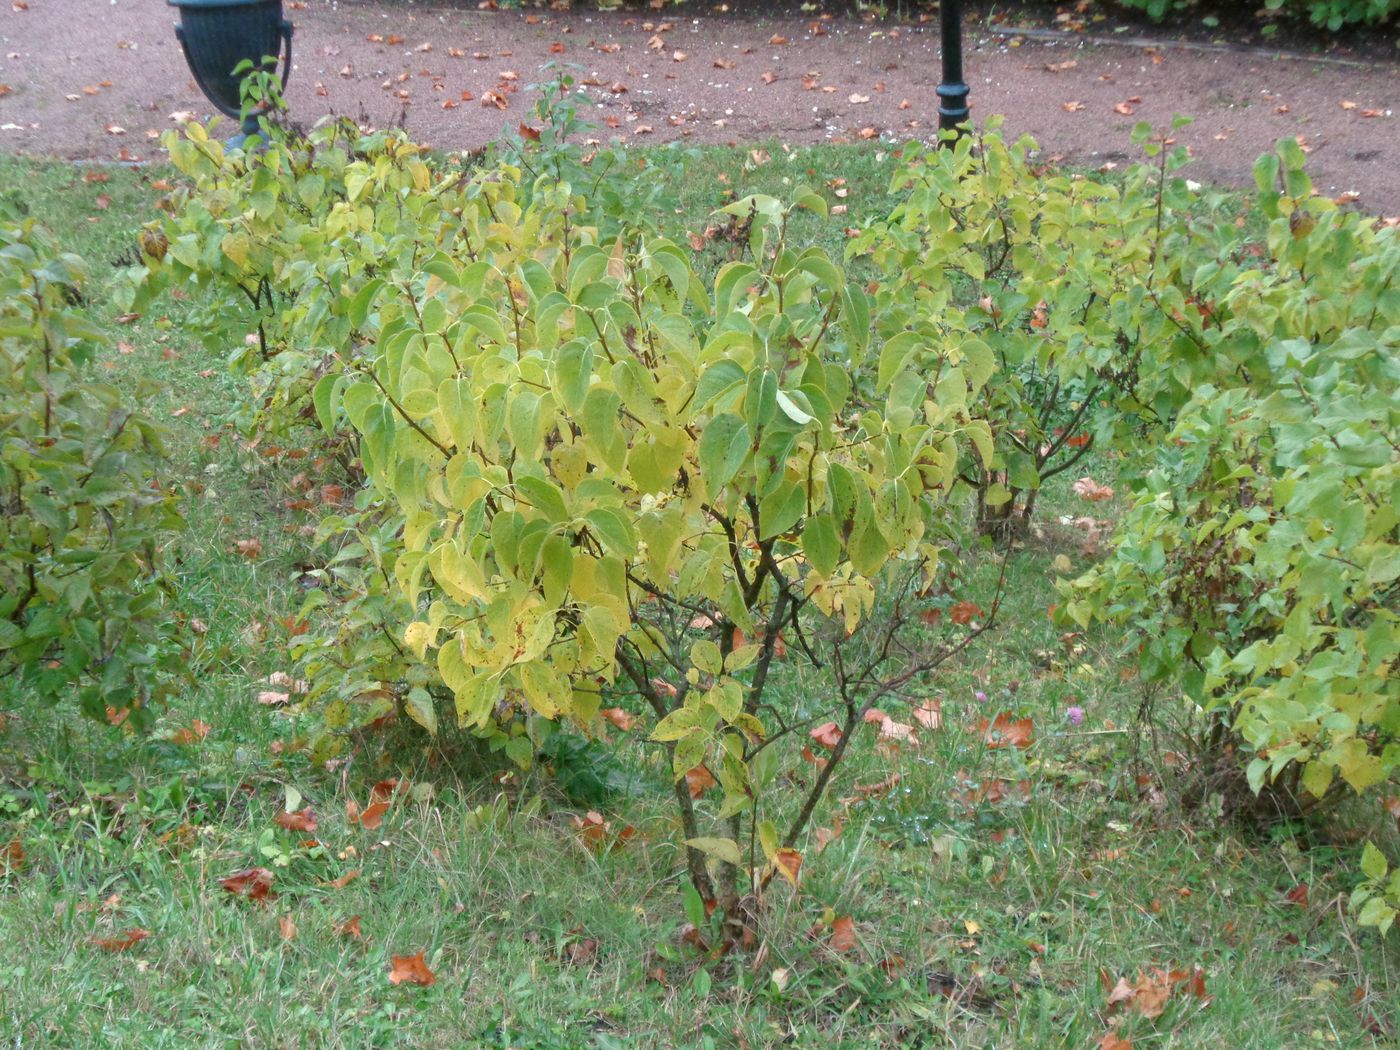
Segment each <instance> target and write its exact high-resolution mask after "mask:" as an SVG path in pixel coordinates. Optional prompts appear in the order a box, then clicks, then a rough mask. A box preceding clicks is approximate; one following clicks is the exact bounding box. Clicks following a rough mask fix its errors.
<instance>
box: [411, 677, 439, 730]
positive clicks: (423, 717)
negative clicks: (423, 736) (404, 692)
mask: <svg viewBox="0 0 1400 1050" xmlns="http://www.w3.org/2000/svg"><path fill="white" fill-rule="evenodd" d="M403 709H404V713H405V714H407V715H408V717H409V718H411V719H413V720H414V721H415V722H417V723H418V724H419V725H420V726H422V727H423V728H424V729H426V730H427V731H428V733H429V734H430V735H432V736H437V711H436V710H435V709H434V707H433V698H432V697H431V696H430V695H429V694H428V691H427V690H426V689H422V688H414V689H410V690H409V691H408V696H406V697H404V702H403Z"/></svg>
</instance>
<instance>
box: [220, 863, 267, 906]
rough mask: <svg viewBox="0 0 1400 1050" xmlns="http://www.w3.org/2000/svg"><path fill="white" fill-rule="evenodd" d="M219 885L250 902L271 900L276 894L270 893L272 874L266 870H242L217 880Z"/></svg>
mask: <svg viewBox="0 0 1400 1050" xmlns="http://www.w3.org/2000/svg"><path fill="white" fill-rule="evenodd" d="M219 885H220V886H222V887H223V888H224V889H225V890H227V891H228V892H229V893H232V894H234V895H235V896H238V897H247V898H248V899H249V900H250V901H263V900H272V899H274V898H275V897H276V896H277V894H275V893H274V892H272V872H270V871H268V870H267V869H266V868H244V869H243V870H242V871H235V872H234V873H233V874H232V875H229V876H227V877H225V878H222V879H220V880H219Z"/></svg>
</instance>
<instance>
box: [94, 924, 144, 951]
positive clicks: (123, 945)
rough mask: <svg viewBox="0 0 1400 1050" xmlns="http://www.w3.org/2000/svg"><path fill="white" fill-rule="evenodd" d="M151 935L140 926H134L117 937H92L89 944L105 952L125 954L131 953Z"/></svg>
mask: <svg viewBox="0 0 1400 1050" xmlns="http://www.w3.org/2000/svg"><path fill="white" fill-rule="evenodd" d="M150 935H151V931H150V930H143V929H141V927H139V926H133V927H132V928H131V929H129V930H124V931H123V932H122V933H119V934H117V936H115V937H90V938H88V943H89V944H91V945H93V946H94V947H97V948H101V949H102V950H103V951H104V952H125V951H130V950H131V949H132V948H134V947H135V946H136V945H138V944H140V943H141V942H142V941H144V940H145V939H146V938H147V937H149V936H150Z"/></svg>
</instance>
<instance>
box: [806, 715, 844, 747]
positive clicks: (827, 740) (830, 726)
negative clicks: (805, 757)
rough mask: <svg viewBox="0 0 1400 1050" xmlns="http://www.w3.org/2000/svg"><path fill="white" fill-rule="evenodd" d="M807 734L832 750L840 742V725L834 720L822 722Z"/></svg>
mask: <svg viewBox="0 0 1400 1050" xmlns="http://www.w3.org/2000/svg"><path fill="white" fill-rule="evenodd" d="M807 735H808V736H809V737H811V738H812V739H813V740H815V741H816V742H817V743H818V744H820V745H821V746H822V747H824V748H826V749H827V750H828V751H834V750H836V745H837V744H839V743H840V742H841V727H840V726H838V725H837V724H836V723H835V722H823V723H822V724H821V725H819V726H817V728H816V729H813V730H812V731H811V732H810V733H808V734H807Z"/></svg>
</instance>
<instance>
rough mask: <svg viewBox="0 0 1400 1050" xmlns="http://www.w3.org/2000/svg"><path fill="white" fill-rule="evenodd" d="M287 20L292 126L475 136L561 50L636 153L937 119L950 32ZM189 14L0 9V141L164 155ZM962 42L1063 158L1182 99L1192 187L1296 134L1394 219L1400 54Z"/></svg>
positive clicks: (613, 19)
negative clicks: (1345, 57) (325, 122)
mask: <svg viewBox="0 0 1400 1050" xmlns="http://www.w3.org/2000/svg"><path fill="white" fill-rule="evenodd" d="M26 5H27V6H26ZM697 11H698V9H697ZM683 12H684V13H685V15H686V16H683V14H682V13H683ZM287 14H288V17H290V18H291V19H292V20H293V21H295V22H296V25H297V30H296V38H295V63H294V69H293V73H292V79H291V85H290V88H289V90H288V97H289V100H290V103H291V106H292V110H293V114H294V116H295V117H296V119H298V120H300V121H302V122H305V123H310V122H311V121H312V120H314V119H315V118H317V117H319V116H321V115H323V114H327V113H336V114H346V115H350V116H355V117H358V118H359V119H361V120H362V121H364V122H366V123H369V124H378V125H384V124H389V123H392V122H395V121H399V120H403V121H404V122H405V123H406V125H407V127H408V128H409V130H410V131H411V132H412V133H413V134H414V135H415V136H416V137H418V138H419V139H420V140H424V141H427V142H430V143H431V144H433V145H435V146H439V147H444V148H467V147H475V146H480V145H481V144H483V143H485V142H487V141H488V140H490V139H491V138H492V137H493V136H495V135H498V134H499V133H500V131H501V129H502V127H503V126H510V127H515V126H516V125H517V124H518V123H520V122H521V121H525V120H528V119H529V118H530V116H531V112H530V92H529V90H528V87H527V85H529V84H531V83H534V82H536V81H538V80H541V79H544V76H543V75H542V74H541V73H540V68H541V67H542V66H543V65H544V64H546V63H549V62H557V63H568V64H571V65H574V66H576V67H578V68H577V70H576V75H577V76H578V77H579V78H580V79H581V80H582V81H583V82H584V83H585V84H586V85H587V86H588V90H589V91H590V93H591V94H592V95H593V96H594V97H595V98H596V99H597V101H598V102H599V106H598V107H597V109H596V110H595V111H594V113H593V116H592V117H591V119H592V120H594V121H596V122H597V123H598V124H599V125H600V127H599V131H598V135H599V136H600V137H607V138H612V137H620V138H623V139H626V140H629V141H632V140H635V141H636V142H638V143H642V144H647V143H657V142H666V141H670V140H673V139H677V138H682V137H684V138H687V139H688V140H689V141H694V142H706V143H713V142H720V143H728V142H747V141H754V140H762V139H779V140H781V141H784V142H788V143H791V144H794V145H796V144H801V143H813V142H843V141H853V142H854V141H860V140H862V139H870V138H873V137H880V138H884V139H886V140H902V139H906V138H909V137H911V136H919V137H925V136H927V135H928V134H929V133H930V129H931V127H932V126H933V125H934V124H935V123H936V117H935V107H936V102H935V100H934V94H933V90H934V87H935V85H936V84H937V83H938V80H939V50H938V32H937V27H936V25H935V24H934V23H928V24H925V25H899V24H897V23H894V22H883V23H877V22H868V21H862V20H859V19H856V18H835V19H830V20H824V21H822V20H815V19H814V18H812V17H806V18H790V17H782V18H763V19H752V18H739V17H735V16H727V15H716V14H696V13H692V12H686V8H685V7H680V8H676V9H674V13H672V14H670V15H669V17H666V18H663V17H661V16H659V15H658V16H653V17H648V16H646V15H640V14H602V13H597V12H591V13H585V12H578V11H576V12H562V13H561V12H546V11H539V12H537V13H524V12H518V11H517V12H504V11H502V12H492V11H480V10H477V9H476V6H475V4H471V5H469V6H468V5H459V6H455V7H454V6H448V5H433V4H407V5H405V4H401V3H392V2H387V0H381V2H371V0H339V2H334V0H306V2H305V3H299V2H289V3H288V11H287ZM174 15H175V12H174V11H173V10H172V9H170V8H168V7H166V5H165V4H164V3H162V2H160V0H105V2H104V0H9V2H7V0H0V54H3V58H0V151H4V152H10V153H26V154H48V155H55V156H59V157H65V158H90V159H106V160H115V159H142V160H148V159H152V158H154V157H156V156H158V154H159V146H158V144H157V143H156V142H155V141H154V138H155V135H156V134H157V133H158V132H159V131H160V130H161V129H163V128H165V127H168V126H170V124H171V121H172V117H171V114H174V113H179V112H182V111H185V112H193V113H195V114H197V115H199V116H206V115H208V114H209V113H210V112H211V109H210V107H209V105H208V103H207V102H205V100H204V99H203V97H202V96H201V95H200V93H199V92H198V90H197V89H196V88H195V86H194V84H193V82H192V81H191V79H190V76H189V73H188V72H187V70H186V68H185V62H184V58H183V56H182V55H181V54H180V51H179V47H178V45H177V44H176V42H175V38H174V34H173V33H172V31H171V25H172V23H173V21H174ZM966 51H967V58H966V65H967V75H968V80H969V83H970V85H971V88H972V95H971V101H972V111H973V116H974V118H977V119H983V118H985V117H986V116H988V115H989V114H992V113H1001V114H1005V116H1006V127H1007V129H1008V130H1009V131H1012V132H1016V133H1020V132H1028V133H1030V134H1031V135H1033V136H1035V137H1036V139H1037V140H1039V142H1040V144H1041V146H1042V147H1043V148H1044V150H1045V152H1046V154H1048V155H1050V156H1054V157H1062V158H1064V159H1066V160H1068V161H1071V162H1074V163H1078V164H1088V165H1102V164H1121V163H1126V162H1127V161H1128V160H1130V159H1131V147H1130V145H1129V141H1128V135H1129V131H1130V129H1131V127H1132V125H1133V124H1134V123H1135V122H1137V121H1138V120H1148V121H1151V122H1153V123H1154V124H1157V125H1159V126H1160V125H1165V124H1166V123H1167V122H1168V121H1169V120H1170V119H1171V117H1172V115H1173V114H1175V113H1186V114H1191V115H1193V116H1195V117H1196V122H1195V123H1194V124H1193V125H1191V126H1190V127H1189V128H1187V129H1185V130H1184V131H1182V132H1181V133H1179V135H1178V138H1179V140H1180V141H1182V142H1184V143H1186V144H1187V145H1189V146H1190V148H1191V150H1192V151H1193V152H1194V154H1195V155H1196V157H1197V162H1196V164H1194V165H1193V166H1192V168H1191V169H1189V171H1190V173H1191V174H1192V175H1193V177H1195V178H1196V179H1198V180H1201V181H1217V182H1221V183H1226V184H1232V185H1247V184H1249V181H1250V169H1251V166H1252V164H1253V162H1254V159H1255V157H1257V156H1258V154H1259V153H1261V152H1263V151H1265V150H1267V149H1269V148H1270V147H1271V146H1272V144H1273V143H1274V141H1275V140H1277V139H1278V138H1280V137H1282V136H1284V135H1297V136H1300V137H1301V138H1302V139H1303V141H1304V144H1305V148H1307V149H1308V150H1309V151H1310V169H1311V171H1312V174H1313V179H1314V182H1315V183H1316V185H1317V187H1318V189H1319V191H1320V192H1323V193H1326V194H1328V195H1330V196H1339V195H1341V194H1344V193H1346V194H1355V195H1356V197H1355V199H1356V200H1357V202H1358V205H1359V206H1360V207H1363V208H1365V209H1367V210H1370V211H1374V212H1378V213H1380V214H1384V215H1395V214H1400V175H1398V174H1397V172H1400V62H1389V63H1362V62H1347V61H1340V60H1336V59H1325V58H1322V59H1319V58H1293V57H1287V56H1277V55H1272V54H1269V53H1264V52H1259V51H1251V50H1247V49H1245V50H1226V49H1220V50H1215V49H1210V48H1203V47H1201V46H1199V45H1186V44H1180V43H1175V42H1164V43H1161V44H1156V45H1154V44H1152V43H1151V41H1146V40H1142V39H1137V38H1135V39H1133V40H1131V41H1123V40H1114V39H1104V38H1098V37H1094V38H1084V37H1071V36H1069V35H1065V36H1060V37H1056V36H1054V35H1053V34H1049V35H1048V38H1047V35H1042V34H1035V35H1029V36H1027V35H1016V34H1014V33H1013V34H1007V35H998V34H995V33H991V32H988V31H987V30H986V29H984V28H980V27H978V28H974V27H972V26H969V30H968V40H967V47H966ZM6 87H8V90H5V89H6ZM511 89H513V90H511ZM493 94H494V95H496V96H499V97H500V101H501V102H503V103H504V104H505V106H506V108H505V109H504V110H502V109H500V108H498V106H497V104H495V103H493V101H492V95H493ZM1348 199H1350V197H1349V198H1348Z"/></svg>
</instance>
